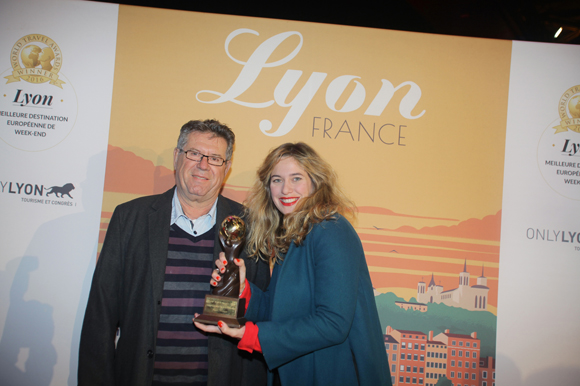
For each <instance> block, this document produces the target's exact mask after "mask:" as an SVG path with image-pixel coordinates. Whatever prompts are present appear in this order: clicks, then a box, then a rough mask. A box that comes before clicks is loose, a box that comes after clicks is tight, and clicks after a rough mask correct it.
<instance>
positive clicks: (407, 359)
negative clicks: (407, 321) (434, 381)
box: [385, 326, 427, 385]
mask: <svg viewBox="0 0 580 386" xmlns="http://www.w3.org/2000/svg"><path fill="white" fill-rule="evenodd" d="M386 336H387V337H388V336H390V337H391V338H392V339H393V340H394V341H395V342H397V344H398V350H399V355H398V358H397V359H398V360H397V361H396V365H397V371H396V377H395V379H394V381H395V382H393V385H412V384H415V385H424V378H425V353H426V349H427V347H426V344H427V335H426V334H425V333H423V332H421V331H408V330H395V329H393V328H392V327H391V326H388V327H387V330H386ZM385 339H386V338H385ZM387 352H389V351H387ZM393 353H394V351H392V352H391V356H389V360H391V359H392V354H393ZM391 363H393V362H391Z"/></svg>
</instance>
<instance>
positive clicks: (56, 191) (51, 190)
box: [46, 182, 75, 198]
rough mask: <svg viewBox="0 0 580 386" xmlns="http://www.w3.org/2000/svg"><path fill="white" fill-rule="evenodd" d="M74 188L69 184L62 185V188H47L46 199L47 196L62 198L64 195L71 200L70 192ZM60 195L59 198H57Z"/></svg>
mask: <svg viewBox="0 0 580 386" xmlns="http://www.w3.org/2000/svg"><path fill="white" fill-rule="evenodd" d="M74 188H75V186H74V185H73V184H71V183H70V182H69V183H68V184H64V185H63V186H51V187H50V188H48V190H49V191H48V192H46V197H48V195H49V194H53V193H54V195H55V196H56V197H57V198H63V197H64V195H65V194H66V195H67V196H69V197H70V198H73V197H72V196H71V195H70V192H71V190H73V189H74ZM59 194H60V197H59V196H58V195H59Z"/></svg>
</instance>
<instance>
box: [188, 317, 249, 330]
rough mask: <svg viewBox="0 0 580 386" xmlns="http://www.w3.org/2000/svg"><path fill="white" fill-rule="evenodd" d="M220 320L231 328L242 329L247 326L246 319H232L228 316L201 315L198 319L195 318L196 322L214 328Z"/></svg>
mask: <svg viewBox="0 0 580 386" xmlns="http://www.w3.org/2000/svg"><path fill="white" fill-rule="evenodd" d="M220 320H221V321H222V322H224V323H225V324H227V325H228V327H230V328H242V327H243V326H244V325H245V324H246V318H238V319H231V318H228V317H226V316H214V315H199V316H198V317H197V318H195V321H196V322H199V323H202V324H209V325H212V326H217V324H218V322H219V321H220Z"/></svg>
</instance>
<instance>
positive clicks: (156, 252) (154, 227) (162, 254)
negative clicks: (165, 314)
mask: <svg viewBox="0 0 580 386" xmlns="http://www.w3.org/2000/svg"><path fill="white" fill-rule="evenodd" d="M173 191H174V189H171V190H169V191H167V192H165V193H164V194H162V195H161V196H160V197H159V200H157V201H155V202H154V203H153V205H152V206H151V213H150V214H149V223H148V226H149V260H150V263H151V275H152V283H153V300H154V301H155V302H158V301H160V300H161V297H162V295H163V283H164V282H165V264H166V261H167V248H168V245H169V223H170V222H171V201H172V199H173ZM157 310H158V313H159V312H160V310H161V307H157ZM158 316H159V315H158ZM158 320H159V318H157V321H158Z"/></svg>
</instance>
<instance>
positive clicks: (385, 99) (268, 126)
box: [196, 28, 425, 137]
mask: <svg viewBox="0 0 580 386" xmlns="http://www.w3.org/2000/svg"><path fill="white" fill-rule="evenodd" d="M242 34H252V35H256V36H259V35H260V34H259V33H258V32H256V31H254V30H251V29H247V28H241V29H237V30H235V31H233V32H232V33H231V34H230V35H229V36H228V37H227V38H226V41H225V51H226V54H227V55H228V57H229V58H230V59H231V60H233V61H234V62H235V63H238V64H240V65H242V66H243V67H242V70H241V71H240V74H239V75H238V77H237V78H236V80H235V81H234V82H233V83H232V85H231V86H230V88H229V89H228V90H227V91H226V92H225V93H221V92H218V91H213V90H201V91H199V92H198V93H197V94H196V99H197V100H198V101H199V102H202V103H211V104H215V103H224V102H233V103H235V104H238V105H241V106H244V107H249V108H254V109H261V108H266V107H270V106H272V105H273V104H274V103H276V104H277V105H278V106H280V107H289V109H288V111H287V113H286V116H285V117H284V119H283V120H282V122H281V123H280V125H279V126H278V128H277V129H275V130H272V128H273V124H272V122H271V121H269V120H267V119H264V120H262V121H261V122H260V124H259V128H260V131H262V133H264V134H265V135H267V136H270V137H280V136H283V135H286V134H288V133H289V132H290V131H291V130H292V129H293V128H294V126H295V125H296V123H297V122H298V120H299V119H300V118H301V117H302V114H303V113H304V111H305V110H306V108H307V107H308V105H309V104H310V102H311V101H312V99H313V97H314V95H316V93H317V92H318V90H319V89H320V87H321V86H322V84H323V83H324V81H325V79H326V77H327V75H328V74H326V73H324V72H312V74H310V76H309V77H308V80H307V81H306V83H305V84H304V86H303V87H302V88H301V89H300V90H298V92H296V93H295V94H296V96H295V97H294V99H292V100H291V101H288V95H290V93H291V92H292V91H293V89H294V88H295V87H296V83H297V82H298V80H299V79H300V77H301V76H302V73H303V72H302V71H300V70H293V69H288V70H286V73H285V74H284V75H283V76H282V78H281V79H280V81H279V82H278V84H277V86H276V87H275V89H274V92H273V98H274V99H270V100H265V101H257V102H256V101H244V100H242V99H241V98H240V96H242V94H243V93H244V92H246V91H247V90H248V89H249V88H250V87H251V86H252V85H253V84H254V82H255V81H256V79H257V78H258V76H259V75H260V73H261V71H262V69H264V68H271V67H278V66H282V65H284V64H286V63H288V62H290V61H291V60H292V59H294V57H296V55H298V53H299V52H300V49H301V48H302V45H303V42H304V39H303V37H302V34H301V33H300V32H297V31H288V32H283V33H280V34H278V35H275V36H272V37H271V38H269V39H267V40H265V41H264V42H263V43H261V44H260V45H259V46H258V47H257V48H256V49H255V50H254V52H253V53H252V54H251V55H250V57H249V59H248V60H247V61H242V60H239V59H237V58H234V57H233V56H232V55H231V54H230V48H229V47H230V44H231V43H232V40H233V39H234V38H235V37H237V36H239V35H242ZM293 36H295V37H298V42H297V44H296V47H295V48H294V50H293V51H292V52H291V53H289V54H288V55H287V56H285V57H283V58H282V59H280V60H278V61H276V62H271V63H269V62H268V60H269V59H270V56H271V55H272V53H273V52H274V51H275V50H276V49H277V48H278V47H279V46H280V45H281V44H282V42H284V41H285V40H286V39H289V38H291V37H293ZM357 79H360V77H359V76H356V75H341V76H338V77H337V78H335V79H333V80H332V81H331V82H330V83H329V85H328V86H327V88H326V105H327V106H328V108H329V109H330V110H332V111H336V112H343V113H347V112H352V111H356V110H358V109H359V108H361V107H362V106H363V105H364V103H365V100H366V91H365V88H364V86H363V84H362V83H361V82H359V81H358V80H357ZM350 82H354V84H355V87H354V90H353V91H352V92H351V94H350V95H349V96H348V98H346V102H345V103H344V105H343V106H342V107H341V108H337V107H336V103H337V101H338V100H339V99H340V98H341V96H342V94H343V93H344V92H345V90H346V89H347V87H348V86H349V84H350ZM381 82H382V86H381V88H380V90H379V91H378V92H377V94H376V95H375V96H374V98H373V99H372V101H371V102H370V103H369V105H368V106H367V108H366V110H365V112H364V115H371V116H380V115H381V114H382V113H383V111H384V110H385V108H386V107H387V105H388V104H389V102H390V101H391V99H392V98H393V96H394V94H395V92H397V91H398V90H401V89H403V88H406V87H407V86H409V88H408V90H407V93H406V94H405V95H404V96H403V97H402V98H401V102H400V104H399V113H400V114H401V116H402V117H404V118H407V119H417V118H420V117H422V116H423V114H425V110H423V111H421V112H420V113H418V114H416V115H413V114H412V111H413V109H414V108H415V107H416V106H417V104H418V103H419V100H420V99H421V88H420V87H419V86H418V85H417V84H416V83H414V82H411V81H407V82H403V83H401V84H399V85H398V86H396V87H395V86H394V85H393V84H392V83H391V82H389V81H388V80H386V79H381ZM349 89H350V88H349ZM206 94H209V95H213V96H216V97H217V98H215V99H212V100H209V99H206Z"/></svg>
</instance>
